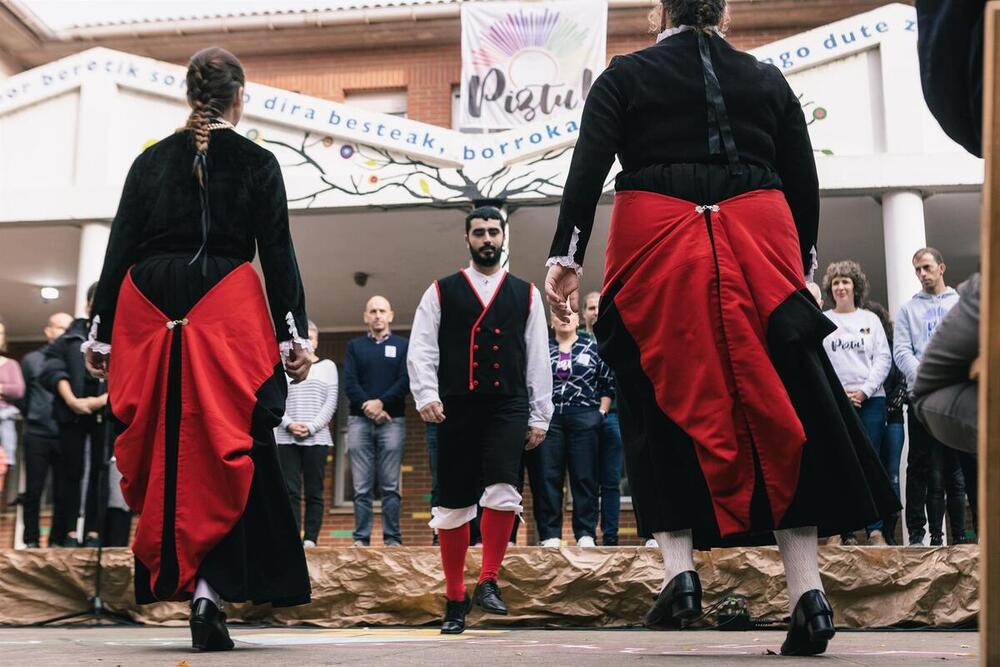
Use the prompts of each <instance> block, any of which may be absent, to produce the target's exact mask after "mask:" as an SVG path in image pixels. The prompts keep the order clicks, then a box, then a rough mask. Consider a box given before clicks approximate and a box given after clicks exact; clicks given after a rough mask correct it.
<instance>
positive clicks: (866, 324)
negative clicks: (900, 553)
mask: <svg viewBox="0 0 1000 667" xmlns="http://www.w3.org/2000/svg"><path fill="white" fill-rule="evenodd" d="M823 293H824V294H825V295H826V298H827V300H828V302H829V303H833V304H835V305H834V308H833V310H828V311H826V312H825V314H826V316H827V317H828V318H829V319H830V321H831V322H833V323H834V324H835V325H836V326H837V330H836V331H834V332H833V333H832V334H830V335H829V336H827V337H826V339H825V340H824V341H823V346H824V347H825V348H826V353H827V355H828V356H829V357H830V362H831V363H832V364H833V368H834V370H835V371H836V372H837V377H838V378H840V383H841V384H842V385H844V391H845V392H847V396H848V397H849V398H850V399H851V402H852V403H853V404H854V407H855V409H856V410H857V411H858V416H859V417H861V421H862V422H863V423H864V425H865V429H866V430H867V431H868V437H869V439H870V440H871V441H872V443H881V442H882V437H883V434H884V432H885V420H886V407H885V390H884V389H883V388H882V384H883V383H884V382H885V380H886V378H887V377H888V376H889V370H890V369H891V368H892V350H891V349H890V347H889V341H888V339H887V338H886V335H885V329H884V328H883V327H882V321H881V320H879V318H878V316H877V315H876V314H875V313H873V312H871V311H870V310H866V309H864V308H862V307H861V304H863V303H865V302H866V300H867V299H868V278H867V277H866V276H865V274H864V271H862V270H861V265H860V264H858V263H857V262H852V261H849V260H848V261H843V262H834V263H833V264H831V265H830V266H829V268H827V270H826V276H824V278H823ZM873 446H877V444H876V445H873ZM876 451H877V450H876ZM882 527H883V526H882V522H881V521H877V522H875V523H873V524H871V525H870V526H868V527H867V532H868V544H869V545H873V546H884V545H885V543H886V542H885V537H884V535H883V534H882ZM841 539H842V541H843V543H845V544H856V542H855V541H854V536H853V535H851V534H847V535H842V536H841ZM833 541H836V538H834V540H833Z"/></svg>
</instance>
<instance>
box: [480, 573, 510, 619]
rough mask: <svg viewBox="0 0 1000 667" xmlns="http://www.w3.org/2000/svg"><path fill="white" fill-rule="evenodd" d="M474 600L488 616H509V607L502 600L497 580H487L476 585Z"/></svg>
mask: <svg viewBox="0 0 1000 667" xmlns="http://www.w3.org/2000/svg"><path fill="white" fill-rule="evenodd" d="M472 599H473V600H475V601H476V604H477V605H478V606H479V608H480V609H482V610H483V611H485V612H486V613H487V614H500V615H501V616H506V615H507V605H505V604H504V603H503V600H502V599H501V598H500V586H499V585H498V584H497V580H496V579H487V580H486V581H484V582H482V583H479V584H476V590H475V591H474V592H473V593H472Z"/></svg>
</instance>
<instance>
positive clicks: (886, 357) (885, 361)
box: [861, 312, 892, 398]
mask: <svg viewBox="0 0 1000 667" xmlns="http://www.w3.org/2000/svg"><path fill="white" fill-rule="evenodd" d="M868 315H869V317H868V319H869V321H870V324H869V325H868V326H870V327H871V330H872V365H871V369H870V371H869V373H868V379H867V380H866V381H865V383H864V384H863V385H862V386H861V391H863V392H865V396H868V397H869V398H871V397H872V396H874V395H875V393H876V392H877V391H878V390H879V389H881V388H882V385H883V384H884V383H885V379H886V378H887V377H889V371H890V370H891V369H892V351H891V350H890V349H889V339H888V337H886V335H885V329H884V328H883V327H882V321H881V320H880V319H879V318H878V315H876V314H875V313H871V312H870V313H868Z"/></svg>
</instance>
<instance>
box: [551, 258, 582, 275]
mask: <svg viewBox="0 0 1000 667" xmlns="http://www.w3.org/2000/svg"><path fill="white" fill-rule="evenodd" d="M545 266H565V267H566V268H567V269H573V270H574V271H576V275H578V276H582V275H583V267H582V266H580V265H579V264H577V263H576V262H574V261H573V258H572V257H570V256H569V255H566V256H564V257H549V259H548V261H546V262H545Z"/></svg>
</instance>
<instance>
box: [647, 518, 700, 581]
mask: <svg viewBox="0 0 1000 667" xmlns="http://www.w3.org/2000/svg"><path fill="white" fill-rule="evenodd" d="M653 537H654V538H656V543H657V544H659V545H660V552H661V553H662V554H663V585H664V586H666V585H667V584H669V583H670V580H671V579H673V578H674V577H676V576H677V575H678V574H680V573H681V572H688V571H691V570H694V555H693V552H694V541H693V540H692V538H691V531H690V530H675V531H673V532H670V533H653Z"/></svg>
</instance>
